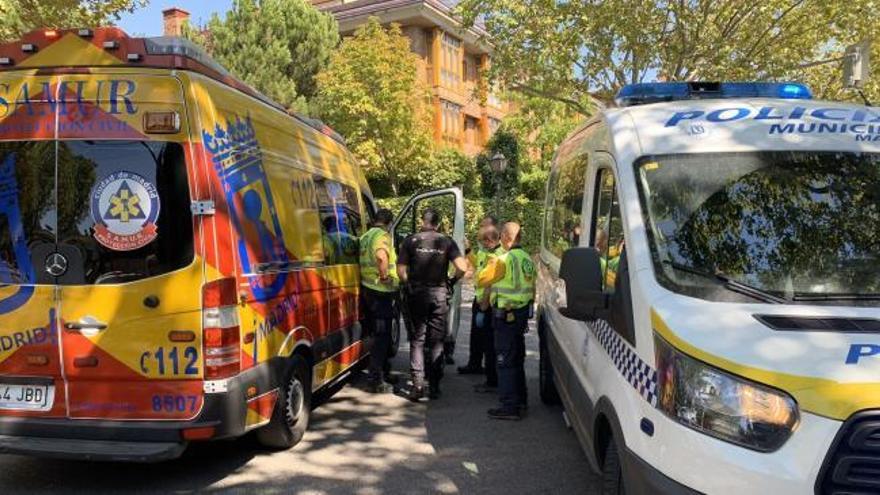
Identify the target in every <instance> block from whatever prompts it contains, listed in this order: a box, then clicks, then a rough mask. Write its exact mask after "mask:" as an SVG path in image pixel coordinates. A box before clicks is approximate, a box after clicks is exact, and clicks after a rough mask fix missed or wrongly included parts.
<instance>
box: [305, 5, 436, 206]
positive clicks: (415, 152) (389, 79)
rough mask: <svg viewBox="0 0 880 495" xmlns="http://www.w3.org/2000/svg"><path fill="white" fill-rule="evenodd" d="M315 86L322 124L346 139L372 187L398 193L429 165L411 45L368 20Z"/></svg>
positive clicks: (425, 111)
mask: <svg viewBox="0 0 880 495" xmlns="http://www.w3.org/2000/svg"><path fill="white" fill-rule="evenodd" d="M317 80H318V96H317V100H316V108H317V109H318V110H319V113H320V115H321V118H323V119H324V120H325V121H326V122H327V123H328V124H330V125H331V126H333V128H334V129H336V130H337V131H338V132H340V133H341V134H342V135H343V136H345V138H346V140H347V141H348V144H349V147H350V148H351V149H352V151H353V152H354V154H355V155H356V156H357V157H358V158H359V159H360V160H361V161H362V163H363V166H364V172H365V173H366V175H367V177H368V178H369V179H370V180H371V182H373V183H384V184H388V186H389V187H390V189H391V193H392V194H393V195H397V194H399V193H401V191H402V186H404V185H405V184H407V183H408V182H411V181H413V180H414V179H416V178H417V177H418V174H419V173H420V170H421V169H422V168H424V167H425V166H427V165H428V163H429V159H430V156H431V146H432V139H431V113H430V108H429V107H428V105H427V104H426V102H427V99H428V94H429V93H428V88H427V84H426V83H425V81H424V79H423V76H422V73H421V72H420V71H419V70H418V57H417V56H416V55H415V54H413V53H412V52H411V51H410V48H409V39H408V38H406V37H405V36H404V35H403V34H402V32H401V30H400V27H399V26H397V25H396V24H392V25H391V26H390V27H389V28H387V29H386V28H383V27H382V26H381V25H380V24H379V21H378V19H376V18H371V19H370V20H369V21H368V22H367V23H366V24H364V25H363V26H361V27H360V28H358V30H357V31H356V32H355V34H354V36H352V37H351V38H346V39H345V40H343V41H342V44H341V45H340V46H339V48H338V50H336V51H335V52H334V53H333V55H332V57H331V59H330V65H329V66H328V67H327V69H325V70H324V71H322V72H321V73H320V74H318V78H317Z"/></svg>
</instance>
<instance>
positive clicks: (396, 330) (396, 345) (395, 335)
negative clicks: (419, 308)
mask: <svg viewBox="0 0 880 495" xmlns="http://www.w3.org/2000/svg"><path fill="white" fill-rule="evenodd" d="M401 325H402V324H401V322H400V317H397V318H395V319H394V320H392V321H391V349H389V350H388V359H391V358H393V357H394V356H396V355H397V351H398V349H400V327H401Z"/></svg>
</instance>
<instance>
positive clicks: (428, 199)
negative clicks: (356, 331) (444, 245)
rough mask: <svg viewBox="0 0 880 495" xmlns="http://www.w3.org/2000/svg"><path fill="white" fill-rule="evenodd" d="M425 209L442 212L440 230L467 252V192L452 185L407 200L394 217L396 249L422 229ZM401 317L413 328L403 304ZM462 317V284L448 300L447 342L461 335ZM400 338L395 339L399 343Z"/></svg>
mask: <svg viewBox="0 0 880 495" xmlns="http://www.w3.org/2000/svg"><path fill="white" fill-rule="evenodd" d="M426 208H434V209H436V210H437V211H438V212H440V215H441V222H440V228H439V229H438V230H439V231H440V232H442V233H444V234H446V235H448V236H450V237H452V238H453V239H454V240H455V242H456V243H457V244H458V248H459V250H461V252H462V253H464V195H463V194H462V192H461V189H459V188H457V187H451V188H448V189H438V190H436V191H429V192H426V193H422V194H418V195H416V196H413V197H412V198H410V199H409V201H407V203H406V205H404V207H403V209H401V211H400V212H399V213H398V214H397V215H396V216H395V219H394V223H393V224H392V225H391V235H392V237H393V238H394V248H395V249H398V250H399V249H400V245H401V243H402V242H403V240H404V239H406V238H407V237H408V236H410V235H412V234H414V233H416V232H418V231H419V227H420V225H421V219H420V217H421V214H422V212H423V211H424V210H425V209H426ZM402 310H403V311H402V316H403V320H404V322H405V324H406V326H407V329H409V328H410V324H409V318H408V316H407V314H406V305H405V304H403V305H402ZM460 318H461V284H460V283H459V284H457V285H456V286H455V291H454V292H453V294H452V299H451V300H450V301H449V319H448V321H447V333H446V340H447V342H450V341H455V339H456V337H457V336H458V327H459V320H460ZM398 342H399V338H396V339H395V340H394V343H393V346H394V347H395V349H396V345H397V343H398Z"/></svg>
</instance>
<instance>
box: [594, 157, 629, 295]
mask: <svg viewBox="0 0 880 495" xmlns="http://www.w3.org/2000/svg"><path fill="white" fill-rule="evenodd" d="M595 197H596V205H595V208H594V209H593V212H594V213H593V222H592V225H593V241H592V245H593V246H595V247H596V249H598V250H599V254H600V256H601V263H602V272H603V289H605V290H606V291H608V292H613V291H614V288H615V282H616V279H617V273H618V268H619V265H620V255H621V253H622V251H623V223H622V221H621V218H620V202H619V200H618V197H617V192H616V188H615V187H614V172H612V170H611V169H610V168H603V169H601V170H599V172H598V176H597V177H596V196H595Z"/></svg>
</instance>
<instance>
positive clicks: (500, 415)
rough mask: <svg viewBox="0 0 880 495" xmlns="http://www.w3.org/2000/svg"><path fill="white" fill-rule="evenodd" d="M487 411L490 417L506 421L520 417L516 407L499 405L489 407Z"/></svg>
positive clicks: (517, 419)
mask: <svg viewBox="0 0 880 495" xmlns="http://www.w3.org/2000/svg"><path fill="white" fill-rule="evenodd" d="M487 412H488V414H489V418H490V419H504V420H507V421H519V420H520V419H522V416H521V415H520V413H519V410H518V409H505V408H503V407H499V408H497V409H489V411H487Z"/></svg>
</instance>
